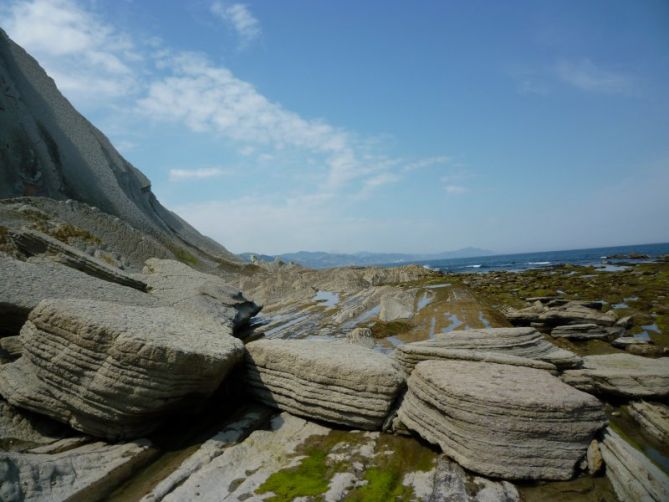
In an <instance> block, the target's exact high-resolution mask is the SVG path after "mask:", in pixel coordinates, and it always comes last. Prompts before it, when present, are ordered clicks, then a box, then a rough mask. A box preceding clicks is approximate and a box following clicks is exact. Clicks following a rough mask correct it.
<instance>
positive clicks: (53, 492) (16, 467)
mask: <svg viewBox="0 0 669 502" xmlns="http://www.w3.org/2000/svg"><path fill="white" fill-rule="evenodd" d="M154 454H155V451H154V450H153V449H152V448H151V445H150V443H149V442H148V441H147V440H140V441H135V442H130V443H124V444H116V445H109V444H105V443H102V442H96V443H91V444H86V445H83V446H79V447H76V448H73V449H70V450H67V451H64V452H59V453H48V454H46V453H32V452H26V453H6V452H0V500H6V501H13V500H27V501H32V500H34V501H43V500H49V501H53V502H58V501H64V500H100V499H101V498H102V497H104V496H105V495H106V494H108V493H109V491H110V490H112V489H113V488H114V487H115V486H116V485H117V484H118V483H120V482H121V481H123V480H124V479H126V478H127V477H128V476H130V475H131V474H132V473H133V472H134V471H135V470H136V469H138V468H140V467H142V466H143V465H145V464H146V463H147V462H148V461H150V459H151V458H152V457H153V455H154Z"/></svg>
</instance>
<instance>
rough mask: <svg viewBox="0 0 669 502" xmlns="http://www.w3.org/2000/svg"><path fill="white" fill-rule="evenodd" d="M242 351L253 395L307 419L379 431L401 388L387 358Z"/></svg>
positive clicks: (280, 347) (294, 343)
mask: <svg viewBox="0 0 669 502" xmlns="http://www.w3.org/2000/svg"><path fill="white" fill-rule="evenodd" d="M246 349H247V357H246V374H245V381H246V382H247V383H248V386H249V391H250V392H251V394H252V395H253V396H255V398H256V399H259V400H260V401H262V402H263V403H265V404H268V405H270V406H274V407H276V408H279V409H281V410H285V411H289V412H291V413H294V414H296V415H300V416H303V417H307V418H313V419H318V420H323V421H326V422H332V423H337V424H342V425H347V426H350V427H357V428H361V429H370V430H374V429H380V428H381V426H382V425H383V422H384V419H385V418H386V416H387V415H388V412H389V410H390V408H391V406H392V404H393V402H394V400H395V398H396V397H397V394H398V392H399V391H400V388H401V386H402V385H403V383H404V378H403V376H402V371H401V370H400V369H399V367H398V366H397V364H396V363H395V362H394V361H393V360H392V359H391V358H389V357H387V356H385V355H383V354H380V353H378V352H375V351H373V350H371V349H367V348H364V347H359V346H354V345H352V344H350V343H345V342H339V341H326V340H258V341H255V342H251V343H249V344H247V346H246Z"/></svg>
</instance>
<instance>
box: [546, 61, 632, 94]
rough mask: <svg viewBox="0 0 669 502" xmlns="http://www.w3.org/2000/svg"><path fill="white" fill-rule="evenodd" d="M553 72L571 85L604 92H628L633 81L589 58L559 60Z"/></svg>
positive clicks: (590, 90) (629, 77)
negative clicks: (596, 63)
mask: <svg viewBox="0 0 669 502" xmlns="http://www.w3.org/2000/svg"><path fill="white" fill-rule="evenodd" d="M555 73H556V75H557V76H558V78H559V79H560V80H562V81H563V82H565V83H567V84H569V85H571V86H573V87H576V88H578V89H581V90H583V91H589V92H602V93H606V94H626V93H629V92H630V91H631V90H632V88H633V85H634V82H635V79H634V78H633V77H631V76H628V75H623V74H621V73H616V72H613V71H610V70H605V69H603V68H601V67H599V66H597V65H595V64H594V63H593V62H592V61H590V60H589V59H581V60H579V61H566V60H565V61H560V62H558V64H557V65H555Z"/></svg>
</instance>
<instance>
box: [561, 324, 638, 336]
mask: <svg viewBox="0 0 669 502" xmlns="http://www.w3.org/2000/svg"><path fill="white" fill-rule="evenodd" d="M624 333H625V328H624V327H622V326H600V325H599V324H592V323H589V324H567V325H564V326H556V327H555V328H553V329H552V330H551V336H554V337H556V338H569V339H572V340H599V339H608V338H615V337H618V336H621V335H623V334H624Z"/></svg>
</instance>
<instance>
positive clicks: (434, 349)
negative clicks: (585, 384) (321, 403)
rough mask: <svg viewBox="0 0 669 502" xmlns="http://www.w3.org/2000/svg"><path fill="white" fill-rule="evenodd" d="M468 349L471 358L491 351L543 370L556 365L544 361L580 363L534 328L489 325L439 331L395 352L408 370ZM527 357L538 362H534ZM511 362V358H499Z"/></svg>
mask: <svg viewBox="0 0 669 502" xmlns="http://www.w3.org/2000/svg"><path fill="white" fill-rule="evenodd" d="M462 350H465V351H468V354H469V355H468V356H467V357H468V358H470V359H474V358H476V359H481V358H482V357H483V358H487V359H490V358H491V357H492V356H491V355H490V354H491V353H494V354H497V355H498V357H501V356H515V357H516V358H524V359H525V361H523V360H521V359H514V361H515V364H522V365H524V366H533V367H538V368H543V369H549V370H550V369H554V368H553V366H548V365H542V364H541V361H543V362H544V363H548V364H549V365H554V366H556V367H558V368H574V367H579V366H580V365H581V358H580V357H579V356H577V355H576V354H574V353H573V352H570V351H568V350H564V349H561V348H559V347H556V346H555V345H553V344H552V343H550V342H549V341H548V340H546V338H545V337H544V335H542V334H541V333H539V332H538V331H537V330H535V329H534V328H486V329H473V330H462V331H452V332H450V333H443V334H438V335H436V337H435V338H434V339H431V340H426V341H423V342H416V343H410V344H405V345H403V346H401V347H399V348H398V349H397V351H396V355H397V357H398V359H399V360H400V361H401V362H402V364H403V365H404V367H405V369H407V371H408V372H410V370H411V367H412V366H413V365H415V364H416V363H417V362H419V361H421V360H428V359H441V358H458V359H463V358H467V357H463V356H464V355H466V354H467V352H466V353H463V352H459V353H456V352H454V351H462ZM474 352H481V353H483V352H484V353H487V354H488V355H486V356H477V357H475V356H474V354H473V353H474ZM527 359H533V360H535V361H537V362H535V363H531V362H529V361H527ZM499 361H500V362H502V363H510V362H511V359H509V358H507V359H506V360H501V359H500V360H499Z"/></svg>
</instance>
